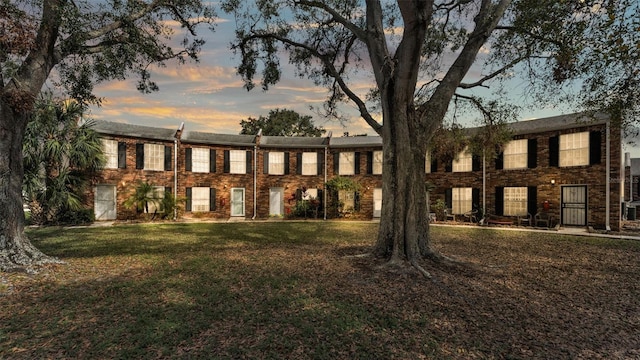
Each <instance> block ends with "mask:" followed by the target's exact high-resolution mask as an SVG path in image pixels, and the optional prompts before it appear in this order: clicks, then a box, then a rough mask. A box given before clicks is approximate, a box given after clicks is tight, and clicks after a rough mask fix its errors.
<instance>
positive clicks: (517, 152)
mask: <svg viewBox="0 0 640 360" xmlns="http://www.w3.org/2000/svg"><path fill="white" fill-rule="evenodd" d="M527 145H528V141H527V139H521V140H512V141H510V142H509V143H508V144H507V146H506V148H505V149H504V160H503V164H504V168H505V169H525V168H526V167H527Z"/></svg>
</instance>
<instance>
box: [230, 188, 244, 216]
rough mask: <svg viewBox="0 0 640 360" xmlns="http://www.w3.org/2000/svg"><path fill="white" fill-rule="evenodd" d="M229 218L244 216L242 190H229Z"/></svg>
mask: <svg viewBox="0 0 640 360" xmlns="http://www.w3.org/2000/svg"><path fill="white" fill-rule="evenodd" d="M231 216H244V188H232V189H231Z"/></svg>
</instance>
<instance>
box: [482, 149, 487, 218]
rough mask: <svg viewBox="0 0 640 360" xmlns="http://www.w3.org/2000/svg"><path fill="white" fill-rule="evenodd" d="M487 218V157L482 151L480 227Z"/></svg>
mask: <svg viewBox="0 0 640 360" xmlns="http://www.w3.org/2000/svg"><path fill="white" fill-rule="evenodd" d="M486 216H487V157H486V154H485V151H484V149H483V150H482V222H483V223H482V225H484V218H485V217H486Z"/></svg>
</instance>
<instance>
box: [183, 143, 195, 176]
mask: <svg viewBox="0 0 640 360" xmlns="http://www.w3.org/2000/svg"><path fill="white" fill-rule="evenodd" d="M192 152H193V150H192V149H191V148H186V149H184V169H185V170H186V171H191V169H192V162H191V156H192V155H191V154H192Z"/></svg>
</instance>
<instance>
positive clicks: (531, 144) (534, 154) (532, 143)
mask: <svg viewBox="0 0 640 360" xmlns="http://www.w3.org/2000/svg"><path fill="white" fill-rule="evenodd" d="M527 167H528V168H529V169H535V168H536V167H538V139H529V140H528V141H527Z"/></svg>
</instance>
